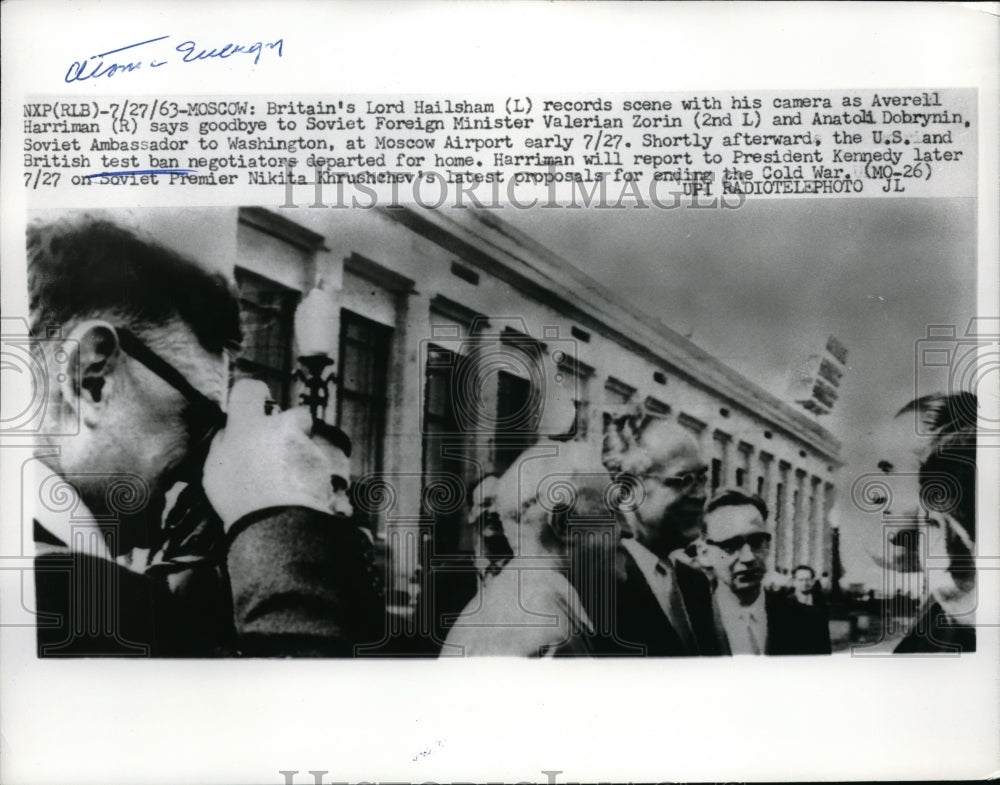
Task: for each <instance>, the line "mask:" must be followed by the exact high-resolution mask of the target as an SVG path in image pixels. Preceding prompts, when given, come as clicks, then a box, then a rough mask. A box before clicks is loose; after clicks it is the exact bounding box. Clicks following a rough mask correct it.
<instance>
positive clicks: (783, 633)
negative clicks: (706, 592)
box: [700, 489, 830, 654]
mask: <svg viewBox="0 0 1000 785" xmlns="http://www.w3.org/2000/svg"><path fill="white" fill-rule="evenodd" d="M766 520H767V505H766V504H765V503H764V500H763V499H761V498H760V497H759V496H755V495H750V494H747V493H744V492H743V491H741V490H739V489H724V490H721V491H719V492H717V493H716V494H715V496H713V497H712V498H711V499H710V500H709V502H708V504H707V505H705V514H704V519H703V522H704V547H703V549H702V555H701V557H700V558H703V559H705V560H706V562H707V564H708V565H709V566H710V567H711V568H712V571H713V574H714V575H715V577H716V587H715V595H714V599H715V608H716V613H717V623H718V630H719V639H720V641H721V642H722V643H721V645H722V651H723V653H727V654H829V653H830V631H829V626H828V625H827V624H826V622H825V620H824V619H823V617H822V616H821V615H820V614H818V613H816V611H815V609H814V608H811V607H808V606H805V605H801V604H799V603H796V602H795V601H793V600H792V599H790V598H788V597H786V596H783V595H781V594H777V593H770V592H765V591H764V586H763V580H764V575H765V573H766V571H767V566H766V565H767V555H768V549H769V548H770V544H771V534H770V532H768V531H767V525H766V523H765V521H766Z"/></svg>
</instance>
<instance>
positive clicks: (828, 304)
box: [503, 199, 977, 587]
mask: <svg viewBox="0 0 1000 785" xmlns="http://www.w3.org/2000/svg"><path fill="white" fill-rule="evenodd" d="M975 210H976V203H975V201H974V200H972V199H760V200H754V199H750V200H748V201H747V203H746V204H744V205H743V206H742V207H741V208H740V209H738V210H722V209H706V208H701V209H691V208H682V209H673V210H659V209H646V210H641V209H620V210H600V209H583V210H565V209H562V210H560V209H549V210H523V211H507V212H505V214H504V216H503V217H504V219H505V220H507V221H509V222H510V223H512V224H513V225H514V226H516V227H517V228H519V229H521V230H522V231H525V232H527V233H528V234H530V235H531V236H532V237H534V238H535V239H536V240H538V241H539V242H541V243H542V244H544V245H546V246H548V247H549V248H551V249H552V250H554V251H555V252H557V253H558V254H560V255H561V256H563V257H565V258H566V259H568V260H569V261H571V262H572V263H574V264H575V265H576V266H577V267H579V268H580V269H581V270H583V271H584V272H586V273H587V274H589V275H590V276H592V277H593V278H595V279H596V280H597V281H599V282H600V283H602V284H604V285H605V286H607V287H609V288H611V289H613V290H615V291H617V292H618V294H619V295H620V296H621V297H623V298H624V299H625V300H627V301H629V302H631V303H633V304H634V305H635V306H636V307H637V308H638V309H641V310H644V311H646V312H647V313H649V314H651V315H653V316H655V317H657V318H659V319H660V321H662V322H663V323H664V324H666V325H667V326H669V327H671V328H673V329H674V330H676V331H677V332H680V333H681V334H683V335H685V336H688V337H690V339H691V340H692V341H694V342H695V343H696V344H698V345H699V346H701V347H702V348H704V349H706V350H707V351H709V352H711V353H713V354H714V355H715V356H717V357H718V358H719V359H721V360H722V361H723V362H725V363H727V364H728V365H730V366H731V367H732V368H734V369H735V370H737V371H739V372H740V373H742V374H743V375H744V376H746V377H747V378H748V379H750V380H751V381H753V382H755V383H756V384H758V385H760V386H761V387H763V388H764V389H766V390H768V391H769V392H771V393H773V394H775V395H777V396H779V397H782V398H784V397H785V395H786V392H787V388H788V381H789V378H790V373H791V370H792V369H793V368H794V367H795V366H796V364H797V363H798V362H800V361H801V360H803V359H805V357H807V356H808V355H810V354H814V353H819V352H821V351H822V350H823V347H824V346H825V344H826V339H827V337H828V336H829V335H835V336H836V337H837V338H838V339H840V341H841V342H842V343H843V344H844V345H845V346H846V347H847V349H848V363H847V373H846V374H845V377H844V379H843V380H842V382H841V387H840V398H839V400H838V402H837V405H836V408H835V410H834V411H833V412H832V413H831V414H829V415H826V416H823V417H821V418H819V422H820V423H821V424H822V425H823V426H824V427H826V428H827V429H828V430H830V431H831V432H832V433H833V434H834V436H835V437H837V438H838V439H839V440H840V441H841V442H842V445H843V446H842V450H841V458H842V459H843V461H844V463H845V465H844V467H843V468H842V469H841V470H840V473H839V476H838V478H837V488H838V491H837V503H836V506H835V508H834V510H833V512H832V513H831V517H832V520H833V522H834V524H835V525H838V526H839V527H840V529H841V545H842V547H841V555H842V559H843V561H844V566H845V570H846V575H845V579H844V584H845V585H846V583H848V582H851V581H862V582H865V583H867V584H868V585H870V586H873V587H877V586H879V585H880V584H881V572H880V570H879V568H877V567H876V565H875V563H874V562H873V561H872V559H871V557H870V555H869V554H870V553H872V552H875V551H876V550H877V549H879V548H880V547H881V534H880V530H879V527H878V519H877V518H873V517H872V515H871V514H867V513H862V512H861V511H859V510H857V509H856V508H855V507H854V506H853V505H852V504H851V500H850V489H851V485H852V483H853V482H854V480H855V478H856V477H858V476H859V475H860V474H863V473H865V472H869V471H874V470H875V468H876V464H877V462H878V461H879V460H880V459H881V458H883V457H885V455H884V452H885V449H884V448H887V447H888V446H889V445H887V443H886V440H887V439H890V438H891V437H890V435H889V434H890V433H893V432H894V431H893V429H892V428H891V424H892V418H893V415H894V414H895V412H896V411H898V409H899V408H900V407H901V406H902V405H903V404H905V403H906V402H907V401H909V400H911V399H912V398H914V397H915V396H916V395H918V394H920V395H922V394H927V393H931V392H939V391H942V390H943V389H944V387H945V386H946V385H947V380H946V378H945V376H944V374H943V373H942V372H941V371H940V369H929V368H926V367H923V366H920V367H918V364H917V362H916V359H915V358H916V357H917V350H918V348H919V347H921V346H925V345H926V344H919V343H918V342H919V341H920V340H921V339H924V338H926V337H927V334H928V326H931V325H935V326H940V325H956V326H957V334H958V335H961V334H962V333H963V332H964V330H965V328H966V325H967V324H968V322H969V319H970V318H972V317H973V316H974V314H975V311H976V294H977V289H976V226H975ZM973 383H974V382H972V381H971V380H970V378H969V377H968V376H966V379H965V382H964V384H965V386H969V385H972V384H973Z"/></svg>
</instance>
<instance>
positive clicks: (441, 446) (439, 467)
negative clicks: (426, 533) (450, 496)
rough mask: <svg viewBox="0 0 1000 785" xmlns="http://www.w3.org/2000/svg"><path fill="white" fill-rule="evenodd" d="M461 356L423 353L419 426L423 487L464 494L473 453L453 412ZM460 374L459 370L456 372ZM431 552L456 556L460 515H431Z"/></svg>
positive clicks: (435, 349) (432, 350)
mask: <svg viewBox="0 0 1000 785" xmlns="http://www.w3.org/2000/svg"><path fill="white" fill-rule="evenodd" d="M467 361H468V360H467V359H465V358H464V357H463V356H462V355H460V354H458V353H456V352H452V351H449V350H448V349H444V348H442V347H439V346H432V347H429V348H428V351H427V367H426V374H427V378H426V384H425V386H424V423H423V431H424V432H423V472H424V477H423V487H424V489H425V490H426V489H427V488H428V487H429V485H430V484H431V483H434V484H442V483H443V484H445V485H447V486H449V487H453V488H455V489H458V488H461V489H462V490H464V489H465V488H466V487H467V485H468V483H469V482H470V481H471V480H472V478H473V471H474V469H475V466H476V464H475V463H473V462H472V461H471V460H470V458H471V456H472V452H473V447H474V445H473V439H472V436H473V435H474V434H473V433H470V432H468V431H467V429H466V428H464V427H463V426H462V424H461V423H460V421H459V420H460V416H459V415H460V413H458V412H456V410H455V404H456V398H458V397H459V396H456V395H454V390H453V385H454V383H455V382H454V376H455V374H456V368H457V366H458V365H459V364H460V363H463V362H467ZM458 372H459V373H461V372H462V371H461V369H460V368H459V369H458ZM423 512H424V513H425V514H433V516H434V538H433V539H434V549H435V552H436V553H448V554H451V553H456V552H457V551H458V548H459V543H460V540H461V537H462V530H463V529H464V528H466V527H464V526H463V521H464V511H463V510H460V509H455V510H452V511H450V512H439V511H437V512H435V511H433V510H429V509H426V508H425V509H424V510H423Z"/></svg>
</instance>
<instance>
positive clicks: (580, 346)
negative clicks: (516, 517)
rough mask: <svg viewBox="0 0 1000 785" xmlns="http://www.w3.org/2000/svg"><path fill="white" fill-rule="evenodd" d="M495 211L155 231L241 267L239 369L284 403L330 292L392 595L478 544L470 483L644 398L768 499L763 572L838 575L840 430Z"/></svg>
mask: <svg viewBox="0 0 1000 785" xmlns="http://www.w3.org/2000/svg"><path fill="white" fill-rule="evenodd" d="M501 213H502V211H496V210H478V211H477V210H418V209H410V208H406V207H402V208H392V209H382V208H379V209H372V210H333V209H316V210H313V209H309V208H307V207H299V208H297V209H275V210H268V209H262V208H243V209H239V210H236V209H220V210H217V211H214V212H213V213H211V214H210V215H209V214H206V213H204V212H201V213H199V214H198V216H199V217H198V218H197V219H195V221H194V223H193V224H192V227H191V228H190V230H188V231H178V230H177V229H176V225H175V224H176V220H177V218H176V216H171V217H165V218H164V219H163V222H162V224H163V225H162V226H161V227H160V228H159V232H160V234H161V236H162V237H164V238H167V239H169V240H170V242H172V243H174V244H175V245H180V246H182V250H190V251H194V252H195V253H197V254H198V255H199V256H200V257H202V258H204V257H205V255H206V248H208V249H210V254H211V255H212V257H213V258H214V259H215V260H216V262H217V263H218V264H219V265H220V266H222V267H223V268H228V269H229V270H230V271H231V272H232V274H233V276H234V277H235V280H236V282H237V284H238V286H239V289H240V293H241V300H242V305H243V310H244V317H245V322H246V325H245V326H246V356H245V357H244V358H243V359H242V360H240V361H239V363H238V371H237V372H238V373H244V374H250V375H254V376H257V377H259V378H261V379H264V380H265V381H267V382H268V384H269V385H270V386H271V390H272V395H273V396H274V398H275V400H276V401H278V402H279V403H280V404H282V405H289V404H290V403H294V400H295V396H296V393H297V390H296V389H295V386H296V383H295V382H293V381H291V373H292V371H293V369H294V368H295V365H296V354H297V349H296V346H295V335H294V332H295V319H294V314H295V310H296V307H297V305H298V303H299V302H300V301H301V300H302V299H303V297H305V296H306V295H307V294H308V293H309V292H310V291H311V290H312V289H313V288H314V287H317V286H319V287H321V288H322V290H323V291H324V292H325V293H326V294H327V295H328V296H329V297H330V298H331V300H332V302H333V308H332V313H331V316H330V317H329V318H328V320H327V323H326V326H325V328H324V329H325V330H326V332H327V333H328V334H329V338H330V341H329V352H330V354H331V356H332V357H333V359H334V361H335V364H334V366H333V367H334V369H335V372H336V374H337V382H336V384H334V385H332V386H331V390H330V405H329V407H328V410H327V414H326V416H327V418H328V419H329V420H331V421H335V422H337V423H339V424H340V425H341V426H342V427H343V428H344V429H345V430H346V431H347V432H348V433H349V434H350V435H351V436H352V438H353V440H354V442H355V444H356V445H357V447H356V457H355V460H354V473H355V476H356V479H358V480H361V481H362V482H361V488H360V489H359V505H358V506H359V508H360V509H361V511H362V512H363V513H364V514H365V515H366V516H367V517H368V520H369V523H370V525H371V527H372V530H373V532H374V534H375V535H376V538H377V541H378V542H380V543H383V544H384V545H385V549H386V551H387V558H388V559H389V560H390V563H391V564H392V565H393V567H394V576H395V577H394V581H393V582H394V583H395V585H396V588H397V589H398V590H399V591H402V592H405V591H406V586H407V581H408V580H409V578H410V575H411V574H412V572H413V570H414V567H415V565H416V564H417V563H418V561H420V558H421V557H420V550H421V542H422V541H425V540H426V538H427V535H430V534H433V537H432V539H433V541H434V546H433V552H432V557H431V558H432V560H433V559H434V558H438V557H439V564H438V566H439V567H442V568H443V569H444V571H445V572H446V571H447V564H448V560H449V559H450V558H451V557H452V556H453V555H454V554H456V553H459V552H464V551H466V550H468V548H469V547H470V543H469V540H468V533H467V532H466V531H465V529H466V528H467V527H463V526H462V525H461V519H462V515H463V512H462V507H463V504H464V501H465V488H466V486H467V485H468V484H469V483H471V482H473V481H474V480H476V479H477V478H478V477H479V476H481V475H482V474H483V473H486V472H499V471H502V470H503V469H505V468H506V466H507V465H509V464H510V462H511V461H512V460H513V459H514V458H515V457H516V455H517V454H518V452H519V451H520V449H521V448H522V447H523V446H524V445H525V444H527V443H529V442H530V441H531V440H532V439H533V438H534V434H535V433H538V432H544V431H546V430H547V429H548V430H552V432H555V431H564V430H566V429H567V426H568V425H572V424H573V419H574V416H575V417H576V422H577V425H576V432H575V437H574V438H577V439H584V440H587V441H589V442H593V444H594V445H595V449H600V442H601V438H602V433H601V431H602V414H603V412H605V411H609V410H614V409H616V408H620V407H622V406H624V405H636V404H638V405H641V406H643V407H645V408H646V409H647V410H648V411H650V412H652V413H656V414H658V415H661V416H665V417H668V418H670V419H673V420H675V421H676V422H677V423H679V424H680V425H682V426H683V427H685V428H687V429H688V430H689V431H690V432H691V433H692V435H694V436H695V438H696V439H697V440H698V442H699V444H700V445H701V448H702V451H703V455H704V458H705V461H706V463H708V464H709V466H710V467H711V484H712V486H713V487H719V486H721V485H735V486H740V487H743V488H745V489H747V490H749V491H752V492H755V493H758V494H760V495H761V496H762V497H763V498H764V499H765V500H766V501H767V503H768V507H769V508H770V510H771V516H770V521H769V525H770V526H771V527H772V529H773V533H774V540H773V543H774V544H773V547H772V550H771V559H772V567H773V568H774V569H776V570H778V571H779V572H785V571H789V570H790V569H791V568H793V567H794V566H795V565H796V564H799V563H808V564H812V565H813V566H814V567H815V568H816V569H817V572H818V573H822V572H829V571H830V563H831V547H830V534H831V530H830V524H829V513H830V509H831V507H832V505H833V504H834V490H835V477H836V472H837V469H838V468H839V466H840V460H839V457H838V454H839V449H840V444H839V442H838V441H837V440H836V439H835V438H834V437H833V436H832V435H831V434H830V433H829V432H827V431H826V430H825V429H823V428H822V427H821V426H820V425H818V424H817V423H816V421H815V420H814V419H813V418H811V417H810V416H808V415H807V414H805V413H804V412H803V411H801V410H800V409H799V408H797V407H795V406H793V405H790V404H788V403H785V402H783V401H782V400H779V399H778V398H776V397H774V396H773V395H771V394H769V393H767V392H766V391H764V390H763V389H761V388H760V387H758V386H757V385H755V384H754V383H752V382H750V381H749V380H747V379H746V378H744V377H742V376H741V375H740V374H738V373H736V372H735V371H734V370H732V369H731V368H729V367H727V366H726V365H725V364H724V363H723V362H721V361H719V360H718V359H716V358H715V357H712V356H711V355H709V354H708V353H706V352H705V351H703V350H702V349H700V348H699V347H698V346H696V345H695V344H693V343H692V342H691V341H689V340H687V339H685V338H684V337H682V336H681V335H679V334H678V333H676V332H674V331H673V330H671V329H670V328H668V327H666V326H665V325H664V324H662V323H661V322H660V321H659V320H658V319H656V318H653V317H651V316H648V315H645V314H643V313H639V312H637V311H636V310H635V309H634V308H632V307H630V305H629V303H627V302H625V301H623V300H622V299H621V298H620V297H618V296H617V295H615V294H614V293H613V292H611V291H609V290H607V289H606V288H604V287H603V286H601V285H599V284H598V283H597V282H595V281H594V280H592V279H591V278H590V277H589V276H587V275H585V274H584V273H582V272H581V271H580V270H578V269H576V268H575V267H574V266H573V264H572V263H571V260H569V261H568V260H566V259H563V258H561V257H560V256H558V255H557V254H555V253H553V252H552V251H550V250H548V249H547V248H545V247H543V246H541V245H540V244H539V243H537V242H535V241H534V240H532V239H531V238H530V237H528V236H526V235H525V234H524V233H522V232H520V231H518V230H516V229H514V228H513V227H512V226H510V225H509V224H507V223H506V222H504V221H503V220H502V218H501ZM206 216H207V217H206ZM154 223H155V222H154ZM169 226H173V227H174V228H170V229H169V230H168V229H167V227H169ZM155 228H156V227H154V229H155ZM185 243H187V244H188V245H190V246H191V247H190V248H186V249H185V248H183V246H184V244H185ZM574 400H575V401H577V402H578V403H577V404H576V409H575V410H572V411H570V410H568V409H567V403H569V404H570V405H572V403H573V401H574ZM567 411H570V413H569V415H568V417H569V419H567ZM574 411H575V414H574V413H573V412H574Z"/></svg>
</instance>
